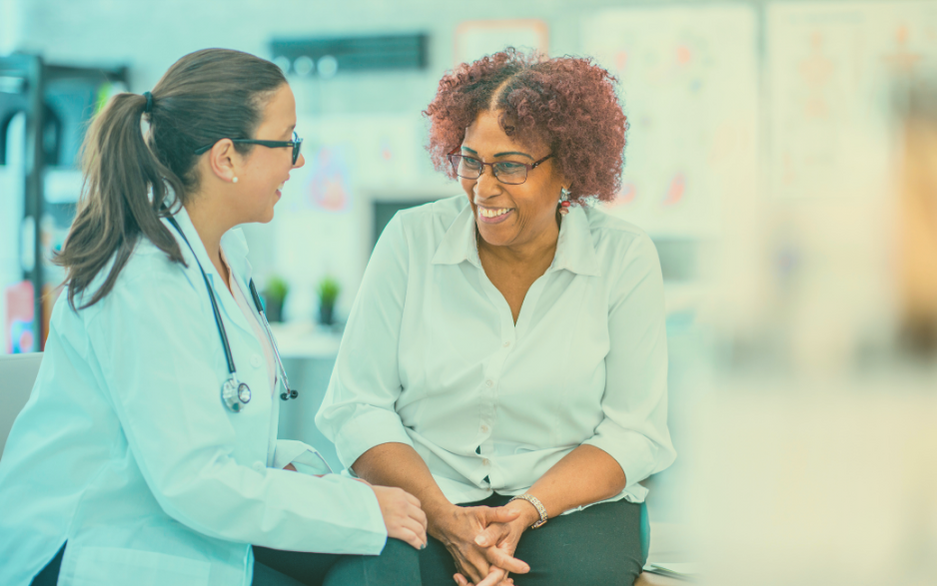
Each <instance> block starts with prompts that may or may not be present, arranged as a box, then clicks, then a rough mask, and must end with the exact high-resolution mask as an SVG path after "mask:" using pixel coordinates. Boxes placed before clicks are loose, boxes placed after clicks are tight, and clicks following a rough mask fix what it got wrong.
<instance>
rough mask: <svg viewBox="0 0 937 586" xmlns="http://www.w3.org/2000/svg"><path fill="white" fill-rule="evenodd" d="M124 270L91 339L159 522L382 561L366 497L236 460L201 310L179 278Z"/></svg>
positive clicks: (334, 480)
mask: <svg viewBox="0 0 937 586" xmlns="http://www.w3.org/2000/svg"><path fill="white" fill-rule="evenodd" d="M167 262H168V261H167ZM130 268H131V267H130V266H129V264H128V267H127V268H125V273H128V274H122V275H121V277H120V280H118V282H117V284H116V285H115V287H114V289H113V290H112V291H111V292H110V293H109V294H108V295H107V296H106V297H105V298H104V299H103V300H102V301H101V302H100V303H99V304H100V305H101V307H100V308H98V307H95V308H93V309H94V312H93V315H91V316H89V317H88V318H87V319H88V322H87V325H88V333H89V339H90V343H91V347H92V349H93V355H94V356H95V358H96V360H97V362H98V368H99V372H100V376H101V378H102V379H103V381H102V384H103V386H104V387H105V388H106V389H107V391H108V393H109V397H110V400H111V402H112V404H113V406H114V409H115V412H116V413H117V416H118V418H119V420H120V423H121V427H122V431H123V432H124V434H125V436H126V439H127V442H128V445H129V448H130V450H131V452H132V454H133V456H134V459H135V462H136V465H137V466H138V467H139V468H140V471H141V473H142V475H143V477H144V479H145V480H146V482H147V485H148V487H149V488H150V490H151V492H152V494H153V496H154V497H155V498H156V500H157V501H158V502H159V504H160V506H161V507H162V508H163V510H164V511H165V512H166V513H167V514H168V515H169V516H170V517H172V518H174V519H176V520H177V521H179V522H180V523H183V524H184V525H186V526H188V527H190V528H191V529H193V530H195V531H198V532H199V533H202V534H205V535H208V536H211V537H215V538H219V539H225V540H229V541H235V542H241V543H251V544H254V545H261V546H265V547H271V548H277V549H285V550H292V551H316V552H323V553H348V554H377V553H379V552H380V551H381V550H382V549H383V546H384V542H385V540H386V537H387V533H386V529H385V526H384V522H383V517H382V515H381V512H380V506H379V505H378V503H377V498H376V497H375V495H374V493H373V491H372V490H371V489H370V488H369V487H367V486H366V485H364V484H362V483H360V482H356V481H354V480H351V479H348V478H343V477H341V476H338V475H334V474H330V475H327V476H324V477H322V478H316V477H314V476H309V475H305V474H297V473H295V472H292V471H284V470H277V469H272V468H271V469H268V468H266V467H265V466H263V465H262V464H260V463H258V464H259V465H254V466H249V465H245V464H242V463H239V462H238V461H236V460H235V457H234V451H235V446H236V445H237V444H236V441H237V436H236V429H235V427H234V425H233V424H232V422H231V420H230V416H229V415H228V413H227V412H226V411H225V410H224V408H223V407H222V406H221V404H220V401H219V398H218V393H219V392H220V382H219V378H220V377H219V376H218V372H217V369H216V368H213V365H215V364H216V362H217V360H218V356H217V355H216V353H220V352H221V348H220V344H219V341H218V337H217V331H216V330H215V329H214V327H212V326H208V325H207V324H206V323H205V320H206V317H205V314H204V304H203V303H201V302H200V300H199V298H198V295H197V293H196V290H195V288H194V287H192V286H189V282H188V281H185V280H184V277H182V276H181V275H179V276H178V277H177V276H176V275H174V274H172V272H170V271H169V270H166V269H162V270H149V271H141V270H139V269H140V267H139V266H137V267H134V268H135V269H136V270H134V271H131V270H129V269H130ZM144 272H145V273H146V274H142V273H144ZM129 273H135V274H129ZM202 291H204V289H202ZM209 323H211V322H209ZM229 333H230V332H229ZM241 415H246V413H245V414H239V415H237V416H241ZM264 450H266V444H265V446H264Z"/></svg>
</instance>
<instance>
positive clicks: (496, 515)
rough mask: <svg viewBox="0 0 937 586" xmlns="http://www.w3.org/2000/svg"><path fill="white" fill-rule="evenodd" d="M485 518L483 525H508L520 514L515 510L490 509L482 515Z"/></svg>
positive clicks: (504, 508) (505, 508) (503, 508)
mask: <svg viewBox="0 0 937 586" xmlns="http://www.w3.org/2000/svg"><path fill="white" fill-rule="evenodd" d="M482 514H483V515H484V517H485V525H486V526H487V525H491V524H492V523H510V522H511V521H513V520H514V519H517V518H518V517H520V515H521V512H520V511H518V510H517V509H509V508H507V507H492V508H489V509H488V510H486V511H484V512H483V513H482Z"/></svg>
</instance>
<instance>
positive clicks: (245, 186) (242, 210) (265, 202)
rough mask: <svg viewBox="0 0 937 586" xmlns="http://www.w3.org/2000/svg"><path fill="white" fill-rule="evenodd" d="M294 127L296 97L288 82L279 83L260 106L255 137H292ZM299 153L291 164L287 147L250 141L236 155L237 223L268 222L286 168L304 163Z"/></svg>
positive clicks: (293, 167)
mask: <svg viewBox="0 0 937 586" xmlns="http://www.w3.org/2000/svg"><path fill="white" fill-rule="evenodd" d="M295 128H296V100H295V99H294V98H293V91H292V90H291V89H290V86H288V85H286V84H283V85H282V86H280V88H279V89H277V90H276V92H275V93H274V94H273V97H271V98H270V99H269V101H268V102H267V104H266V106H265V107H264V112H263V119H262V120H261V122H260V124H259V125H258V126H257V131H256V132H255V133H254V137H253V138H255V139H257V140H276V141H291V140H293V130H294V129H295ZM305 162H306V160H305V159H304V158H303V156H302V154H300V155H299V158H298V159H297V160H296V164H295V165H294V164H293V150H292V149H291V148H290V147H274V148H267V147H264V146H260V145H254V146H253V148H252V149H251V151H250V153H249V154H248V155H247V156H244V157H240V160H239V161H238V163H239V164H238V167H239V168H238V169H237V170H236V171H235V176H237V177H238V183H237V184H234V185H233V186H232V187H234V188H235V191H236V195H235V197H234V198H233V200H234V201H233V202H232V204H233V205H235V206H237V208H238V216H239V217H240V218H241V219H242V220H241V222H239V223H246V222H269V221H270V220H272V219H273V206H274V205H275V204H276V203H277V201H279V200H280V196H281V193H280V190H281V189H282V188H283V184H284V183H286V181H287V180H289V178H290V171H291V170H292V169H298V168H299V167H302V166H303V165H304V164H305Z"/></svg>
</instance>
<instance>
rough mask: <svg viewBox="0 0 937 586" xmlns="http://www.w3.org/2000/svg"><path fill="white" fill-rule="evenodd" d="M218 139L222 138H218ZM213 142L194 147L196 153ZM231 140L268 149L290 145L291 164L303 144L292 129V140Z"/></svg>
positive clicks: (296, 158)
mask: <svg viewBox="0 0 937 586" xmlns="http://www.w3.org/2000/svg"><path fill="white" fill-rule="evenodd" d="M218 140H224V139H223V138H219V139H218ZM218 140H216V141H215V142H213V143H211V144H207V145H205V146H203V147H199V148H197V149H195V154H196V155H201V154H202V153H205V152H208V149H210V148H211V147H213V146H215V143H217V142H218ZM228 140H230V141H231V142H235V143H238V144H259V145H260V146H264V147H267V148H268V149H277V148H283V147H291V148H292V149H293V164H294V165H295V164H296V161H298V160H299V149H300V147H302V145H303V139H301V138H299V136H298V135H297V134H296V132H295V131H293V140H254V139H252V138H229V139H228Z"/></svg>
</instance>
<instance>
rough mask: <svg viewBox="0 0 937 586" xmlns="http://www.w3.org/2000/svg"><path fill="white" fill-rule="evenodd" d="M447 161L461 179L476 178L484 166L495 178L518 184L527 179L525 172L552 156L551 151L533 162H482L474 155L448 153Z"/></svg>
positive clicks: (503, 181) (483, 169) (506, 182)
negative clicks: (489, 169)
mask: <svg viewBox="0 0 937 586" xmlns="http://www.w3.org/2000/svg"><path fill="white" fill-rule="evenodd" d="M448 156H449V162H450V163H451V164H452V171H453V172H454V173H455V174H456V175H458V176H459V177H461V178H463V179H478V178H479V177H481V176H482V173H484V172H485V166H488V167H491V173H492V175H494V176H495V179H497V180H498V181H500V182H501V183H504V184H507V185H520V184H521V183H523V182H525V181H527V174H528V173H530V171H531V170H533V169H536V168H537V167H538V166H539V165H540V163H543V162H544V161H546V160H547V159H549V158H550V157H552V156H553V153H550V154H549V155H547V156H545V157H543V158H542V159H540V160H539V161H534V162H533V163H519V162H517V161H495V162H494V163H483V162H482V161H480V160H479V159H476V158H475V157H469V156H466V155H460V154H457V153H449V155H448Z"/></svg>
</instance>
